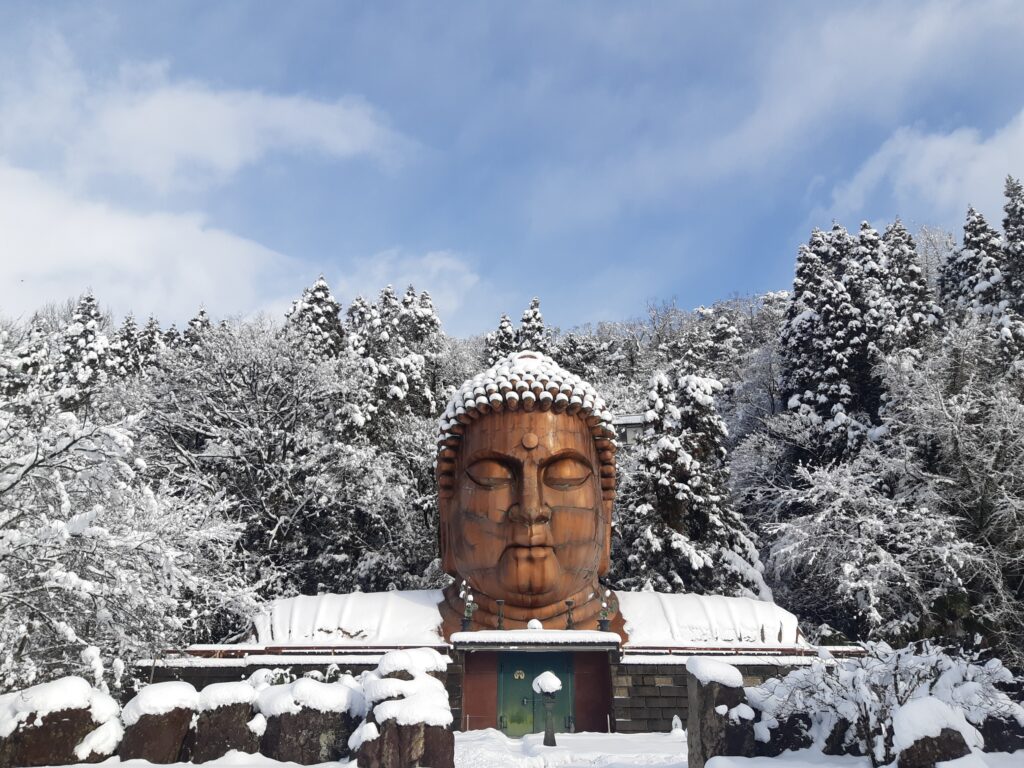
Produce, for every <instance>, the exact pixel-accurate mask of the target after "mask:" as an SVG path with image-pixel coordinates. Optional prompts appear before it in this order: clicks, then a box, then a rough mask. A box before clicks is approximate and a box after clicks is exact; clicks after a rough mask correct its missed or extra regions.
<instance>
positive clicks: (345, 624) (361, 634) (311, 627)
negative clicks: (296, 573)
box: [254, 589, 444, 646]
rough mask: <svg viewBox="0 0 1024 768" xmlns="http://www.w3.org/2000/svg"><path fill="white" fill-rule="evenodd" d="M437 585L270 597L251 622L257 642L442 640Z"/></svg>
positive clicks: (358, 643) (437, 642)
mask: <svg viewBox="0 0 1024 768" xmlns="http://www.w3.org/2000/svg"><path fill="white" fill-rule="evenodd" d="M443 599H444V596H443V595H442V594H441V590H439V589H420V590H405V591H394V592H352V593H351V594H347V595H317V596H316V597H305V596H301V597H290V598H287V599H284V600H275V601H274V602H273V603H271V604H270V608H269V609H268V610H267V611H264V612H263V613H261V614H259V615H258V616H257V617H256V619H255V622H254V629H255V633H256V636H255V638H254V640H255V642H257V643H261V644H263V645H330V646H339V645H351V646H393V645H428V646H429V645H444V638H443V637H442V636H441V631H440V627H441V614H440V612H439V611H438V609H437V606H438V603H440V602H441V601H442V600H443Z"/></svg>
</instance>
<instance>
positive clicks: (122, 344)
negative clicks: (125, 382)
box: [107, 313, 142, 376]
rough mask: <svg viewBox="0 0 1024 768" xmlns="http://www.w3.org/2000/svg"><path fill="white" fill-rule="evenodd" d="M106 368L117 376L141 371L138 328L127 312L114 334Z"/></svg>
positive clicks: (140, 348)
mask: <svg viewBox="0 0 1024 768" xmlns="http://www.w3.org/2000/svg"><path fill="white" fill-rule="evenodd" d="M107 368H108V370H110V371H113V372H114V373H116V374H117V375H118V376H135V375H137V374H139V373H141V372H142V346H141V339H140V336H139V328H138V326H137V325H136V324H135V318H134V317H133V316H132V315H131V314H130V313H129V314H128V315H126V316H125V318H124V321H123V322H122V323H121V327H120V328H118V329H117V333H116V334H114V341H113V342H112V343H111V345H110V356H109V358H108V361H107Z"/></svg>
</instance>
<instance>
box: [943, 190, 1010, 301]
mask: <svg viewBox="0 0 1024 768" xmlns="http://www.w3.org/2000/svg"><path fill="white" fill-rule="evenodd" d="M1000 256H1001V254H1000V242H999V235H998V234H997V233H996V232H995V231H994V230H993V229H992V228H991V227H989V225H988V222H986V221H985V217H984V216H982V215H981V214H980V213H978V212H977V211H976V210H974V208H973V207H971V208H968V209H967V221H966V222H965V223H964V240H963V244H962V245H961V246H960V247H959V248H958V249H957V250H956V253H955V254H954V255H953V258H951V259H950V260H949V261H947V262H946V263H945V264H944V265H943V268H942V272H941V274H940V275H939V290H940V292H941V294H942V300H943V303H945V305H946V307H947V308H948V309H949V310H950V311H951V312H953V313H955V314H956V315H957V316H959V317H963V316H964V315H965V314H967V313H971V314H974V315H977V316H979V317H986V318H992V317H993V316H998V315H1000V314H1002V309H1003V307H1002V305H1001V302H1002V286H1001V285H1000V283H1001V282H1002V281H1003V274H1002V270H1001V268H1000V262H999V260H1000Z"/></svg>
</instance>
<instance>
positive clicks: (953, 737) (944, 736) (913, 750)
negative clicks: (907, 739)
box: [898, 728, 971, 768]
mask: <svg viewBox="0 0 1024 768" xmlns="http://www.w3.org/2000/svg"><path fill="white" fill-rule="evenodd" d="M970 753H971V750H970V749H969V748H968V747H967V742H966V741H964V737H963V736H962V735H961V734H960V731H954V730H953V729H952V728H943V729H942V730H941V731H939V735H938V736H926V737H924V738H923V739H918V740H917V741H915V742H914V743H913V744H911V745H910V746H909V747H907V748H906V749H904V750H903V751H902V752H900V756H899V760H898V765H899V768H935V766H936V764H937V763H944V762H948V761H950V760H956V759H957V758H958V757H964V756H966V755H969V754H970Z"/></svg>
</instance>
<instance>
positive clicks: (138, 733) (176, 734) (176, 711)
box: [117, 680, 199, 764]
mask: <svg viewBox="0 0 1024 768" xmlns="http://www.w3.org/2000/svg"><path fill="white" fill-rule="evenodd" d="M198 706H199V694H198V693H196V689H195V688H193V687H192V686H191V685H189V684H188V683H184V682H181V681H177V680H172V681H169V682H166V683H155V684H153V685H148V686H146V687H145V688H143V689H142V690H141V691H139V693H138V695H136V696H135V698H133V699H132V700H131V701H129V702H128V703H127V704H126V705H125V708H124V712H122V715H121V717H122V719H123V720H124V724H125V731H124V739H122V741H121V746H120V748H119V749H118V751H117V753H118V755H119V756H120V758H121V759H122V760H135V759H141V760H148V761H149V762H151V763H164V764H166V763H176V762H178V761H179V759H180V758H181V757H182V746H183V744H184V743H185V738H186V736H188V735H189V728H190V726H191V724H192V718H193V716H194V715H195V713H196V710H197V709H198Z"/></svg>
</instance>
